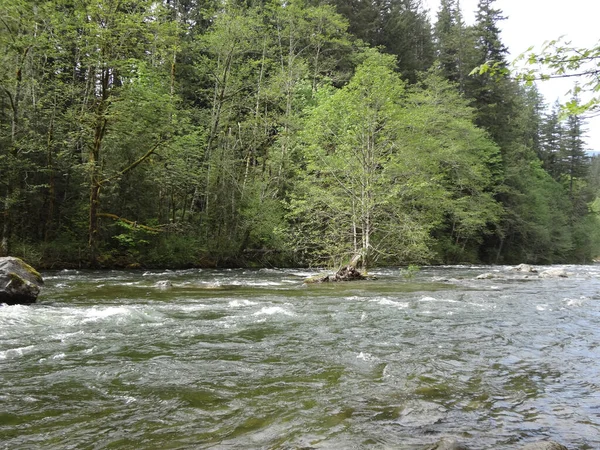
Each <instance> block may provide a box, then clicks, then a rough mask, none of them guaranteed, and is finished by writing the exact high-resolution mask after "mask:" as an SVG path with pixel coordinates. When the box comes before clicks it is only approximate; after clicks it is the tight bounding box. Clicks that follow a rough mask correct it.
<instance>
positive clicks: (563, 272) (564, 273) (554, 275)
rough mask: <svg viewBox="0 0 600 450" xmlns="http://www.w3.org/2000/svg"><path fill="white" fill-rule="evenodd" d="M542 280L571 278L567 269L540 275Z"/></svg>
mask: <svg viewBox="0 0 600 450" xmlns="http://www.w3.org/2000/svg"><path fill="white" fill-rule="evenodd" d="M540 278H569V274H568V273H567V271H566V270H565V269H548V270H544V271H543V272H541V273H540Z"/></svg>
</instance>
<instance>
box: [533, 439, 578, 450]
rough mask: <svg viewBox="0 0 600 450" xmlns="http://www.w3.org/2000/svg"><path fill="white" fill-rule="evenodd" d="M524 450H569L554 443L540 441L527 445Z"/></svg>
mask: <svg viewBox="0 0 600 450" xmlns="http://www.w3.org/2000/svg"><path fill="white" fill-rule="evenodd" d="M523 450H568V449H567V447H565V446H564V445H561V444H559V443H558V442H554V441H540V442H533V443H531V444H527V445H526V446H525V447H523Z"/></svg>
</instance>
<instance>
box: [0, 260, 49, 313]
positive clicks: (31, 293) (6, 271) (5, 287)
mask: <svg viewBox="0 0 600 450" xmlns="http://www.w3.org/2000/svg"><path fill="white" fill-rule="evenodd" d="M43 284H44V280H42V277H41V275H40V274H39V273H38V272H37V271H36V270H35V269H34V268H33V267H31V266H30V265H29V264H27V263H26V262H24V261H23V260H22V259H19V258H14V257H12V256H7V257H3V258H0V303H6V304H8V305H17V304H30V303H35V301H36V299H37V296H38V294H39V293H40V289H41V287H42V285H43Z"/></svg>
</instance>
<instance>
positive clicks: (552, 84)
mask: <svg viewBox="0 0 600 450" xmlns="http://www.w3.org/2000/svg"><path fill="white" fill-rule="evenodd" d="M422 1H423V6H424V7H425V9H428V10H429V14H430V17H431V18H432V20H433V21H435V19H436V17H437V12H438V10H439V5H440V2H439V0H422ZM477 3H478V0H460V6H461V9H462V12H463V17H464V19H465V22H466V23H467V24H469V25H470V24H472V23H473V22H474V21H475V11H476V10H477ZM495 8H496V9H500V10H502V12H503V16H504V17H506V18H507V19H506V20H504V21H502V22H501V23H500V27H501V29H502V35H501V37H502V42H503V43H504V45H506V46H507V47H508V49H509V51H510V55H509V57H508V60H509V61H510V62H512V61H513V60H514V58H516V57H517V56H518V55H520V54H521V53H523V52H525V51H527V49H528V48H529V47H531V46H533V47H534V50H535V49H537V50H539V49H540V48H541V47H542V45H543V44H544V43H545V42H547V41H551V40H553V39H558V38H559V37H561V36H564V38H565V40H567V41H571V43H572V44H573V45H575V46H578V47H586V46H587V47H589V46H593V45H595V44H597V43H598V42H599V41H600V28H599V27H598V18H599V17H600V0H568V1H565V0H560V1H559V0H496V3H495ZM573 82H574V81H573V79H560V80H550V81H545V82H539V83H538V88H539V90H540V92H541V93H542V94H543V95H544V97H545V98H546V102H547V103H548V104H549V105H552V104H553V103H554V102H555V101H556V100H557V99H559V100H560V101H561V102H564V101H565V100H566V99H568V98H569V95H568V94H567V92H568V91H569V89H571V88H572V87H573ZM586 128H587V136H586V143H587V146H588V150H590V151H595V152H600V117H595V118H593V119H588V120H587V127H586Z"/></svg>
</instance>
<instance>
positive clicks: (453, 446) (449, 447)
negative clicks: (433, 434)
mask: <svg viewBox="0 0 600 450" xmlns="http://www.w3.org/2000/svg"><path fill="white" fill-rule="evenodd" d="M425 450H469V447H467V446H466V445H464V444H461V443H460V442H458V441H455V440H453V439H442V440H441V441H440V442H436V443H435V444H433V445H432V446H430V447H427V448H426V449H425Z"/></svg>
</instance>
